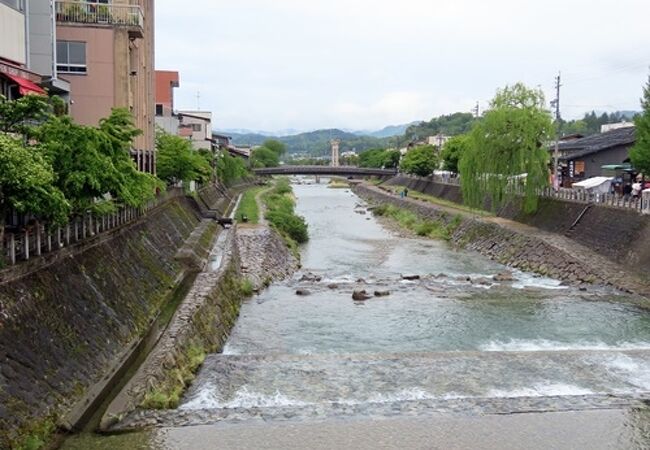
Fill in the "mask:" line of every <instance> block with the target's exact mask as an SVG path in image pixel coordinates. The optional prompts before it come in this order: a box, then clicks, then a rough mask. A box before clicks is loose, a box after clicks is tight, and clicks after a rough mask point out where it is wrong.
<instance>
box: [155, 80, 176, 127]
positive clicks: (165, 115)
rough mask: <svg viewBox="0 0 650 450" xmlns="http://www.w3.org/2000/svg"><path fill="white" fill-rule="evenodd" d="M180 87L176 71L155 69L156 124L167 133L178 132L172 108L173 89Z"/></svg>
mask: <svg viewBox="0 0 650 450" xmlns="http://www.w3.org/2000/svg"><path fill="white" fill-rule="evenodd" d="M177 87H180V76H179V75H178V72H174V71H170V70H156V126H157V127H159V128H161V129H162V130H164V131H165V132H167V133H169V134H174V135H176V134H178V126H179V124H180V121H179V119H178V115H177V114H176V112H175V110H174V89H175V88H177Z"/></svg>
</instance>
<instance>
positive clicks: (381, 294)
mask: <svg viewBox="0 0 650 450" xmlns="http://www.w3.org/2000/svg"><path fill="white" fill-rule="evenodd" d="M389 295H390V291H375V297H388V296H389Z"/></svg>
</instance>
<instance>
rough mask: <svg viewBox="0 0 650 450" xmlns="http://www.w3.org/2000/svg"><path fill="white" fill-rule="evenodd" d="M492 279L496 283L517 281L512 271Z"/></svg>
mask: <svg viewBox="0 0 650 450" xmlns="http://www.w3.org/2000/svg"><path fill="white" fill-rule="evenodd" d="M492 278H493V279H494V281H515V277H514V276H513V275H512V272H510V271H505V272H501V273H497V274H496V275H495V276H493V277H492Z"/></svg>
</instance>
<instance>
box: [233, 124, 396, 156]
mask: <svg viewBox="0 0 650 450" xmlns="http://www.w3.org/2000/svg"><path fill="white" fill-rule="evenodd" d="M228 135H229V136H231V137H232V142H233V144H235V145H261V144H262V143H263V142H264V141H265V140H267V139H277V140H279V141H281V142H282V143H284V144H285V145H286V146H287V153H290V154H295V153H304V154H308V155H311V156H324V155H329V152H330V141H331V140H332V139H340V140H341V151H342V152H344V151H347V150H352V149H354V150H356V151H357V152H361V151H364V150H368V149H370V148H378V147H386V146H387V145H388V138H376V137H372V136H358V135H356V134H354V133H349V132H346V131H342V130H338V129H336V128H334V129H329V130H317V131H310V132H308V133H300V134H296V135H293V136H282V137H271V136H264V135H261V134H238V133H228Z"/></svg>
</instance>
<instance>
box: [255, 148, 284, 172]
mask: <svg viewBox="0 0 650 450" xmlns="http://www.w3.org/2000/svg"><path fill="white" fill-rule="evenodd" d="M251 165H252V166H253V167H257V168H261V167H277V166H279V165H280V156H279V155H278V154H277V153H276V152H274V151H273V150H271V149H270V148H266V147H264V146H262V147H258V148H256V149H255V150H253V154H252V156H251Z"/></svg>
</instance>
